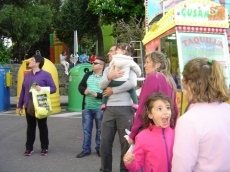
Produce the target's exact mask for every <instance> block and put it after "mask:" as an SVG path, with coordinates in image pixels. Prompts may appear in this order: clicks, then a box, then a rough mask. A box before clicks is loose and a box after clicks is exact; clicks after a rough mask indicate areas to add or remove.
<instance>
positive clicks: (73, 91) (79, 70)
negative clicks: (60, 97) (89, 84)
mask: <svg viewBox="0 0 230 172" xmlns="http://www.w3.org/2000/svg"><path fill="white" fill-rule="evenodd" d="M91 70H92V65H91V64H89V63H83V64H79V65H77V66H75V67H74V68H72V69H71V70H70V71H69V87H68V106H67V108H66V110H68V111H74V112H81V111H82V101H83V96H82V95H81V93H80V92H79V91H78V85H79V84H80V82H81V80H82V78H83V76H84V75H85V73H86V72H88V71H91Z"/></svg>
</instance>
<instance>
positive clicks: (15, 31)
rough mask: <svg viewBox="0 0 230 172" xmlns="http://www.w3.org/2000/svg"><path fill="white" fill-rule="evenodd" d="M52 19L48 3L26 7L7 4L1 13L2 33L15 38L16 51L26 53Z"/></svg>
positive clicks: (20, 53) (0, 31)
mask: <svg viewBox="0 0 230 172" xmlns="http://www.w3.org/2000/svg"><path fill="white" fill-rule="evenodd" d="M51 21H52V11H51V9H50V7H49V6H48V5H38V4H33V5H29V6H26V7H23V8H21V7H15V6H13V5H5V6H4V8H3V9H2V10H1V15H0V33H2V35H4V36H7V37H10V38H11V39H12V40H13V45H14V46H13V48H14V52H17V53H18V54H19V61H20V60H21V55H23V56H24V55H25V54H26V52H27V51H28V50H29V49H30V47H31V45H33V44H34V43H36V42H37V41H38V40H39V38H40V37H41V36H42V35H43V33H44V32H45V31H46V29H47V26H49V25H50V23H51Z"/></svg>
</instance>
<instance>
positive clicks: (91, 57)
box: [89, 52, 97, 63]
mask: <svg viewBox="0 0 230 172" xmlns="http://www.w3.org/2000/svg"><path fill="white" fill-rule="evenodd" d="M96 58H97V56H96V53H95V52H93V53H92V55H91V56H90V58H89V62H90V63H93V62H94V60H95V59H96Z"/></svg>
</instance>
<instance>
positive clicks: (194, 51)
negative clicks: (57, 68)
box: [143, 0, 230, 113]
mask: <svg viewBox="0 0 230 172" xmlns="http://www.w3.org/2000/svg"><path fill="white" fill-rule="evenodd" d="M162 2H164V1H162ZM166 2H167V3H168V4H164V3H163V4H161V6H163V7H168V9H167V12H164V8H163V11H162V12H161V14H162V15H161V17H160V18H159V19H158V21H154V19H155V18H157V17H159V15H157V14H155V15H156V16H155V17H152V19H151V21H149V19H147V20H146V24H148V28H147V29H146V30H147V31H146V35H145V37H144V39H143V44H144V45H145V48H146V55H147V54H149V53H151V52H153V51H161V52H163V53H164V54H166V55H167V57H168V58H169V59H170V61H171V73H172V75H173V76H174V78H177V79H178V81H179V82H178V83H177V86H178V92H177V103H178V105H179V107H180V108H181V113H183V112H184V110H185V108H186V106H187V104H186V101H185V100H184V99H183V94H182V91H181V88H180V81H181V72H182V71H183V68H184V65H185V64H186V63H187V62H188V61H189V60H190V59H193V58H196V57H207V58H209V59H213V60H217V61H219V62H220V63H221V64H222V66H223V69H224V75H225V77H226V82H227V85H228V87H229V88H230V59H229V45H228V32H229V29H228V28H229V22H228V9H227V8H226V7H225V6H224V4H219V3H216V2H213V1H210V0H186V1H182V2H179V3H176V4H171V5H172V6H171V8H169V6H170V2H169V1H165V3H166ZM173 2H175V1H173ZM149 5H153V4H150V3H148V2H146V14H147V15H148V12H150V11H148V10H150V9H151V7H148V6H149ZM155 5H156V4H155ZM166 5H168V6H166ZM154 8H155V7H154Z"/></svg>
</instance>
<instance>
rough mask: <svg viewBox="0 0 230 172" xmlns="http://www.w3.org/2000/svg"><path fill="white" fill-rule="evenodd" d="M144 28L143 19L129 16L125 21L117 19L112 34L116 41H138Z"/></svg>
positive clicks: (142, 35) (141, 37)
mask: <svg viewBox="0 0 230 172" xmlns="http://www.w3.org/2000/svg"><path fill="white" fill-rule="evenodd" d="M144 34H145V28H144V20H143V19H137V18H136V17H131V19H130V21H129V22H128V23H126V22H125V21H124V20H118V21H117V22H116V23H115V24H114V30H113V36H114V37H115V38H116V39H117V42H128V43H129V42H130V41H140V40H142V39H143V38H144Z"/></svg>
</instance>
